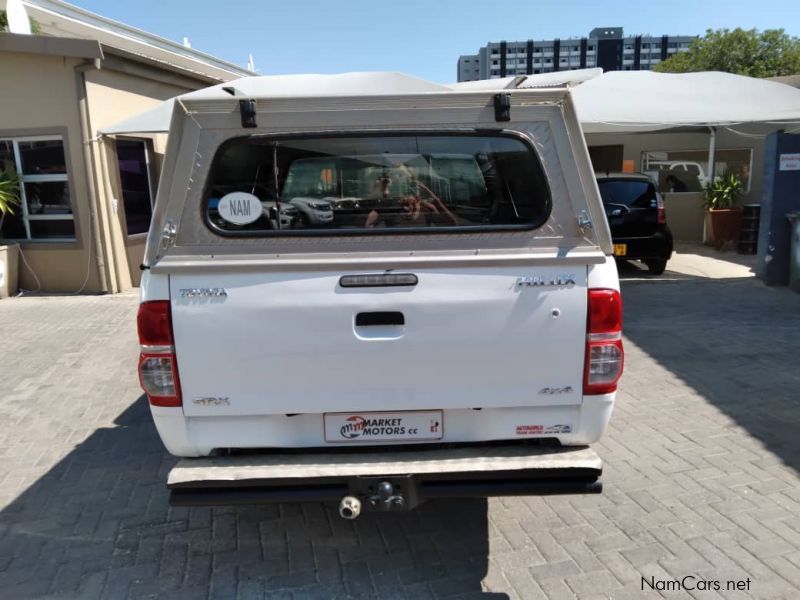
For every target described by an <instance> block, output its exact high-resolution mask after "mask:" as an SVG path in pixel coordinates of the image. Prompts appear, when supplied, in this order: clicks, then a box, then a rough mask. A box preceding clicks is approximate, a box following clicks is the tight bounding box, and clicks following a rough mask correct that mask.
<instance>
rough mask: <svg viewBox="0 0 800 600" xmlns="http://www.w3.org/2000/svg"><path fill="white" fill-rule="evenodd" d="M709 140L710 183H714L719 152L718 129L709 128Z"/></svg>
mask: <svg viewBox="0 0 800 600" xmlns="http://www.w3.org/2000/svg"><path fill="white" fill-rule="evenodd" d="M708 130H709V133H710V135H709V138H708V183H709V184H711V183H714V177H715V175H716V173H715V167H716V150H717V128H716V127H709V128H708Z"/></svg>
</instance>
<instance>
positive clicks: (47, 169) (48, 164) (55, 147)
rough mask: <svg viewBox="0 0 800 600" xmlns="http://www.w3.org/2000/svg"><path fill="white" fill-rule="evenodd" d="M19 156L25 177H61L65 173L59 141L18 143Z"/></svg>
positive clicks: (62, 147) (62, 152)
mask: <svg viewBox="0 0 800 600" xmlns="http://www.w3.org/2000/svg"><path fill="white" fill-rule="evenodd" d="M19 154H20V160H21V162H22V173H23V174H25V175H53V174H61V175H63V174H64V173H66V172H67V167H66V161H65V160H64V146H63V144H62V142H61V140H43V141H38V142H19Z"/></svg>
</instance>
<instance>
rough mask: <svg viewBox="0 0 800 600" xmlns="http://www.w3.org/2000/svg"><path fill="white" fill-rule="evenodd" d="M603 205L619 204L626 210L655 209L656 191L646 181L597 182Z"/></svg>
mask: <svg viewBox="0 0 800 600" xmlns="http://www.w3.org/2000/svg"><path fill="white" fill-rule="evenodd" d="M597 185H598V187H599V188H600V196H602V198H603V204H605V205H611V204H621V205H623V206H626V207H628V208H655V207H656V189H655V187H654V186H653V184H652V183H650V182H647V181H636V180H625V179H605V180H602V181H598V182H597Z"/></svg>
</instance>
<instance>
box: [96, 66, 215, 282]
mask: <svg viewBox="0 0 800 600" xmlns="http://www.w3.org/2000/svg"><path fill="white" fill-rule="evenodd" d="M198 87H200V84H198ZM187 91H189V88H187V87H180V86H177V85H171V84H169V83H166V82H162V81H153V80H149V79H147V78H145V77H140V76H137V75H132V74H129V73H122V72H119V71H116V70H114V71H112V70H109V69H101V70H99V71H97V70H94V71H90V72H87V73H86V93H87V99H88V107H89V121H90V125H91V129H92V131H93V132H96V131H97V130H99V129H102V128H104V127H106V126H108V125H112V124H114V123H117V122H119V121H121V120H123V119H126V118H128V117H130V116H132V115H135V114H137V113H140V112H142V111H145V110H147V109H149V108H153V107H154V106H156V105H158V104H159V103H160V102H161V101H163V100H166V99H167V98H172V97H173V96H177V95H179V94H183V93H185V92H187ZM144 137H150V138H151V139H153V137H154V136H144ZM163 137H164V136H156V139H154V147H155V148H156V149H160V148H162V147H163V140H162V139H161V138H163ZM92 149H93V160H94V161H95V165H97V166H98V168H97V173H98V182H97V189H98V203H99V204H100V205H101V207H102V211H103V214H104V215H105V216H106V218H105V228H104V232H105V233H104V235H107V236H108V240H109V244H110V246H111V248H112V249H113V255H112V257H111V260H110V265H109V269H110V271H111V279H112V281H113V282H114V285H115V287H116V290H115V291H124V290H127V289H130V288H131V287H132V286H137V285H139V279H140V272H139V265H140V264H141V263H142V257H143V255H144V241H145V240H144V237H145V236H144V234H138V235H134V236H128V235H127V234H126V228H125V207H124V203H123V198H122V193H121V188H120V184H119V171H118V169H117V156H116V148H115V145H114V140H113V139H109V138H104V139H102V140H99V141H98V142H96V143H95V144H94V145H93V148H92ZM162 151H163V150H162Z"/></svg>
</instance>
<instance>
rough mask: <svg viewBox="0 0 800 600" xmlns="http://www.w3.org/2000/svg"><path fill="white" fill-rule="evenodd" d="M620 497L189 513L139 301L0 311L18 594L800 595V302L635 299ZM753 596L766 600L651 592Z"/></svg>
mask: <svg viewBox="0 0 800 600" xmlns="http://www.w3.org/2000/svg"><path fill="white" fill-rule="evenodd" d="M624 301H625V310H626V323H625V332H626V337H625V344H626V351H627V355H626V360H627V365H626V374H625V377H624V379H623V383H622V386H621V391H620V394H619V397H618V404H617V408H616V411H615V414H614V417H613V420H612V424H611V426H610V430H609V432H608V434H607V435H606V437H605V438H604V439H603V440H602V442H601V443H600V444H598V445H597V450H598V452H599V453H600V454H601V456H602V457H603V459H604V468H605V473H604V483H605V491H604V493H603V494H602V495H600V496H552V497H519V498H497V499H490V500H488V501H487V500H474V499H470V500H455V501H437V502H431V503H429V504H426V505H423V506H421V507H420V508H419V509H418V510H417V511H414V512H411V513H406V514H395V515H364V516H362V517H361V518H359V519H358V520H357V521H354V522H348V521H343V520H341V519H339V518H338V516H337V515H336V511H335V506H331V505H324V504H294V505H292V504H286V505H276V506H247V507H216V508H191V509H190V508H171V507H169V505H168V503H167V491H166V489H165V487H164V481H165V478H166V474H167V472H168V470H169V469H170V467H171V466H172V465H173V464H174V462H175V459H173V458H172V457H170V456H169V455H168V454H166V453H165V451H164V450H163V448H162V447H161V444H160V442H159V440H158V437H157V435H156V433H155V430H154V428H153V425H152V423H151V421H150V416H149V413H148V409H147V406H146V404H145V402H144V400H143V399H142V398H141V395H140V392H139V389H138V387H137V381H136V377H135V369H134V365H135V356H136V352H137V348H136V341H135V331H134V315H135V310H136V298H135V297H134V296H131V295H123V296H114V297H29V298H19V299H13V300H4V301H2V302H0V332H2V344H1V345H0V365H2V366H1V367H0V369H1V370H2V376H1V377H0V398H1V399H2V402H0V457H1V458H2V460H0V483H1V484H2V485H0V590H2V592H0V595H2V597H3V598H43V597H49V598H81V599H83V598H156V597H158V598H251V597H252V598H263V597H269V598H415V599H416V598H427V597H456V598H462V597H463V598H470V597H478V596H481V597H488V598H576V597H577V598H614V599H624V598H642V597H645V598H646V597H656V598H658V597H667V598H684V597H694V598H702V599H706V598H720V597H725V598H728V597H729V598H746V597H756V598H797V597H800V479H798V468H800V442H798V439H800V438H799V437H798V435H797V431H798V429H799V428H800V394H798V391H797V390H798V389H800V369H798V367H797V357H798V356H800V295H797V294H793V293H792V292H789V291H787V290H785V289H770V288H766V287H764V286H763V285H761V284H760V283H759V282H757V281H755V280H748V281H738V280H730V281H703V280H689V281H680V282H673V283H668V282H664V283H660V282H658V281H657V280H652V281H647V282H644V283H628V284H626V285H625V286H624ZM687 575H691V576H693V577H696V578H697V579H698V580H715V581H721V582H723V584H724V582H726V581H727V580H736V581H739V580H745V579H747V578H750V580H751V582H750V584H749V587H750V589H749V592H745V591H735V592H729V591H726V590H724V589H722V590H721V591H697V590H693V591H690V592H680V591H664V590H661V591H647V590H645V591H643V590H642V581H641V580H642V577H645V578H648V580H650V578H652V581H654V582H656V581H663V582H670V581H673V580H675V579H681V578H683V577H685V576H687Z"/></svg>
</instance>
